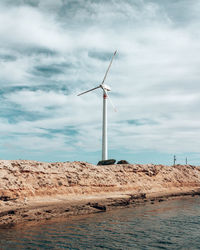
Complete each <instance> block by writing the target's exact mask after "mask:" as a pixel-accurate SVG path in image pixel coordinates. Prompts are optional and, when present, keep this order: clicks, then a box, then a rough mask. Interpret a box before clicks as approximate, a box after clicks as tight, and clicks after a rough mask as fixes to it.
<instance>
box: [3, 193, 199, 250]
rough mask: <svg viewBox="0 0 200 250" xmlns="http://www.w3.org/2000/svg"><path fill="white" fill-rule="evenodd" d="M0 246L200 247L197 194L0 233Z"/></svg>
mask: <svg viewBox="0 0 200 250" xmlns="http://www.w3.org/2000/svg"><path fill="white" fill-rule="evenodd" d="M0 244H1V247H0V249H200V198H199V197H192V198H189V197H188V198H184V199H177V200H169V201H164V202H160V203H159V202H158V203H155V204H144V205H140V206H137V207H132V208H124V209H117V210H114V211H110V212H106V213H98V214H93V215H89V216H88V217H85V218H79V219H74V220H70V221H69V220H68V221H67V220H66V221H63V222H62V223H60V222H59V223H54V224H51V225H42V226H34V227H28V228H24V229H6V230H1V231H0Z"/></svg>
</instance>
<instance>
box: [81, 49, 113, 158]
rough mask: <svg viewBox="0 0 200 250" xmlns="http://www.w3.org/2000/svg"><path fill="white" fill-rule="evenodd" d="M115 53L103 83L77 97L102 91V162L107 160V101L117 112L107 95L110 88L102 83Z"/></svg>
mask: <svg viewBox="0 0 200 250" xmlns="http://www.w3.org/2000/svg"><path fill="white" fill-rule="evenodd" d="M116 53H117V51H115V52H114V54H113V56H112V59H111V61H110V64H109V66H108V68H107V70H106V73H105V76H104V78H103V81H102V83H101V84H100V85H99V86H97V87H95V88H93V89H89V90H87V91H85V92H83V93H80V94H79V95H78V96H80V95H83V94H86V93H88V92H90V91H93V90H95V89H98V88H101V89H102V90H103V127H102V160H107V159H108V145H107V144H108V142H107V99H109V101H110V103H111V105H112V106H113V108H114V110H115V112H116V111H117V110H116V108H115V106H114V104H113V102H112V101H111V99H110V97H109V95H108V91H111V88H110V87H109V86H108V85H105V84H104V82H105V80H106V77H107V74H108V71H109V70H110V67H111V64H112V62H113V59H114V57H115V55H116Z"/></svg>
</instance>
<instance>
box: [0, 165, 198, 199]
mask: <svg viewBox="0 0 200 250" xmlns="http://www.w3.org/2000/svg"><path fill="white" fill-rule="evenodd" d="M198 186H199V187H200V168H199V167H193V166H188V165H187V166H163V165H152V164H147V165H136V164H124V165H123V164H120V165H109V166H107V165H104V166H96V165H92V164H89V163H85V162H56V163H44V162H36V161H25V160H17V161H3V160H1V161H0V201H5V200H6V201H9V200H14V199H24V197H30V196H43V195H45V196H46V195H57V194H66V195H74V194H86V195H87V194H95V193H106V192H115V191H120V192H123V191H129V190H130V191H135V192H149V191H151V192H154V191H155V192H156V191H157V192H158V191H160V190H165V189H170V188H173V187H180V188H182V187H198Z"/></svg>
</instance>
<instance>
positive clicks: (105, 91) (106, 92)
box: [102, 88, 117, 112]
mask: <svg viewBox="0 0 200 250" xmlns="http://www.w3.org/2000/svg"><path fill="white" fill-rule="evenodd" d="M102 89H103V91H104V93H105V94H106V96H107V97H108V100H109V101H110V104H111V105H112V107H113V109H114V111H115V112H117V109H116V107H115V105H114V104H113V102H112V100H111V98H110V96H109V95H108V91H107V90H106V89H104V88H102Z"/></svg>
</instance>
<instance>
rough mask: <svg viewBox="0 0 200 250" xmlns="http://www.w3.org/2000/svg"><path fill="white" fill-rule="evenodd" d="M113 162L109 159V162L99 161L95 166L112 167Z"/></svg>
mask: <svg viewBox="0 0 200 250" xmlns="http://www.w3.org/2000/svg"><path fill="white" fill-rule="evenodd" d="M115 162H116V160H114V159H109V160H104V161H99V162H98V164H97V165H113V164H115Z"/></svg>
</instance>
